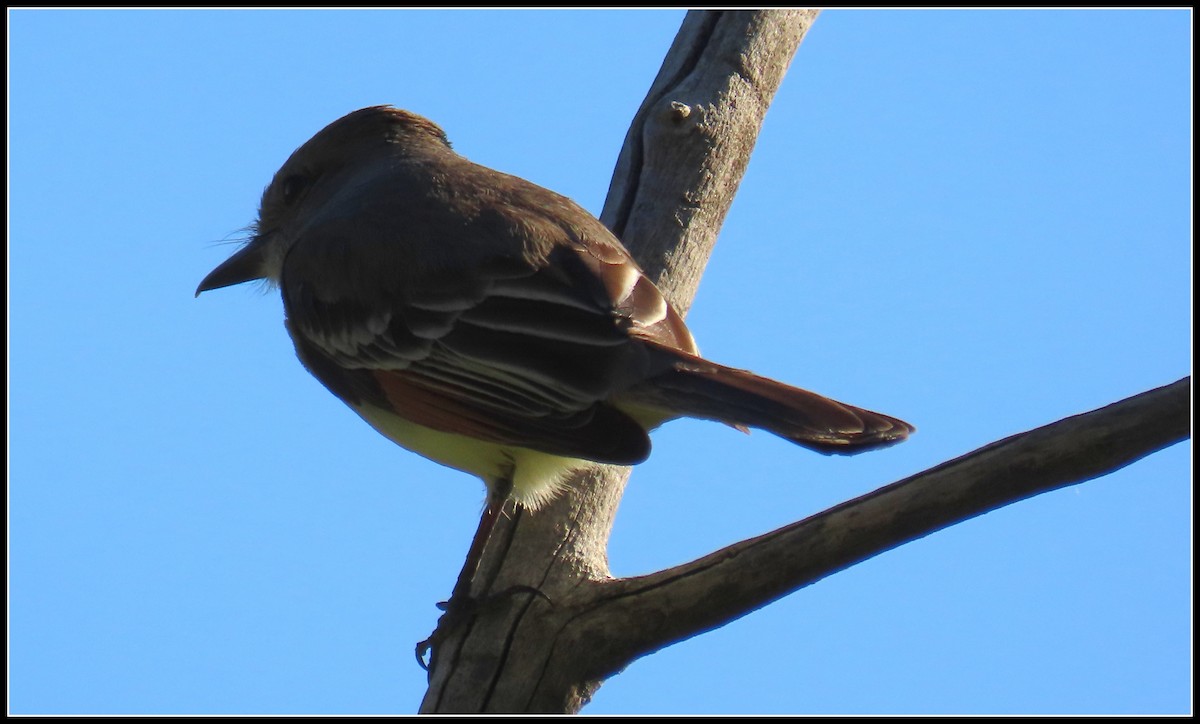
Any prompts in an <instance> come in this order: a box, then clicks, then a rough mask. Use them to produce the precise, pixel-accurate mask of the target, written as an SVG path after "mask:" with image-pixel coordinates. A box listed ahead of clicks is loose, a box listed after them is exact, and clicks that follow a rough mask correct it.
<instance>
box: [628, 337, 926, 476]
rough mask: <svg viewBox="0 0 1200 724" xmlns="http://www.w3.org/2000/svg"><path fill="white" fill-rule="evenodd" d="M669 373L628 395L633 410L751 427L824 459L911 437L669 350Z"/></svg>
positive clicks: (865, 415) (849, 410) (899, 428)
mask: <svg viewBox="0 0 1200 724" xmlns="http://www.w3.org/2000/svg"><path fill="white" fill-rule="evenodd" d="M672 352H674V353H675V354H677V355H678V357H679V360H678V362H676V364H675V365H674V366H673V368H672V369H670V370H669V371H667V372H665V373H663V374H661V375H657V376H655V377H653V378H651V379H649V380H647V381H646V382H644V383H642V384H640V385H638V386H637V387H635V388H634V389H632V390H630V398H631V402H633V403H634V404H635V405H638V406H647V407H651V408H656V409H658V410H662V411H664V412H670V415H669V417H698V418H701V419H705V420H715V421H717V422H724V423H726V424H729V425H733V426H734V427H737V428H740V429H743V430H744V429H745V428H746V427H756V428H759V429H761V430H766V431H767V432H771V433H774V434H775V435H778V436H779V437H782V438H783V439H785V440H790V441H792V442H794V443H796V444H797V445H802V446H804V447H806V448H809V449H812V450H816V451H817V452H821V453H825V454H841V455H850V454H854V453H859V452H864V451H866V450H872V449H875V448H880V447H885V446H887V445H892V444H895V443H898V442H900V441H902V440H904V439H905V438H907V437H908V436H909V435H910V434H912V433H913V432H915V431H916V428H915V427H913V426H912V425H909V424H908V423H907V422H904V421H903V420H898V419H896V418H894V417H889V416H888V415H883V414H880V413H878V412H871V411H870V410H864V409H862V408H861V407H854V406H853V405H847V404H845V403H842V402H837V401H836V400H831V399H829V398H828V397H823V396H821V395H818V394H816V393H815V392H809V391H808V390H802V389H800V388H798V387H792V386H791V385H785V384H784V383H782V382H776V381H775V380H771V379H767V378H766V377H760V376H758V375H756V374H754V373H753V372H748V371H746V370H739V369H734V368H732V367H725V366H722V365H718V364H715V363H713V362H709V361H708V360H705V359H702V358H700V357H695V356H692V355H685V354H681V353H678V352H676V351H675V350H672Z"/></svg>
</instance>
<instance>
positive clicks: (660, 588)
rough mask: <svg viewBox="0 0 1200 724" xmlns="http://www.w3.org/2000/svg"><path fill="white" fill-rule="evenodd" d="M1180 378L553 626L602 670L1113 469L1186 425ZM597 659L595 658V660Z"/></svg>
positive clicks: (611, 594)
mask: <svg viewBox="0 0 1200 724" xmlns="http://www.w3.org/2000/svg"><path fill="white" fill-rule="evenodd" d="M1190 408H1191V378H1190V377H1185V378H1183V379H1181V380H1179V381H1177V382H1174V383H1172V384H1170V385H1166V386H1165V387H1160V388H1157V389H1154V390H1150V391H1148V392H1144V393H1142V394H1140V395H1136V396H1134V397H1130V398H1128V399H1125V400H1122V401H1120V402H1117V403H1114V404H1111V405H1108V406H1106V407H1103V408H1100V409H1098V410H1094V411H1092V412H1089V413H1086V414H1082V415H1076V416H1073V417H1069V418H1066V419H1064V420H1060V421H1059V422H1055V423H1053V424H1050V425H1046V426H1044V427H1040V428H1037V429H1035V430H1031V431H1029V432H1024V433H1021V434H1019V435H1014V436H1012V437H1009V438H1006V439H1004V440H1000V441H998V442H995V443H992V444H990V445H987V446H985V447H982V448H980V449H978V450H976V451H974V452H971V453H968V454H966V455H963V456H962V457H959V458H956V459H954V460H951V461H949V462H946V463H943V464H941V465H939V466H937V467H935V468H932V469H930V470H927V471H925V472H922V473H918V474H916V475H913V476H911V477H909V478H906V479H904V480H901V481H899V482H896V483H893V484H891V485H888V486H885V487H883V488H880V489H879V490H876V491H874V492H872V493H868V494H867V495H864V496H861V497H859V498H856V499H854V500H850V501H847V502H845V503H842V504H840V505H838V506H835V507H834V508H831V509H829V510H826V511H824V512H822V513H819V514H817V515H814V516H812V517H810V518H807V519H805V520H802V521H799V522H797V523H793V524H791V525H788V526H785V527H783V528H780V529H779V530H776V531H773V532H771V533H767V534H766V535H762V536H759V537H757V538H753V539H750V540H745V541H741V542H739V543H736V544H734V545H731V546H729V547H727V548H723V549H721V550H719V551H717V552H715V553H712V554H710V555H707V556H705V557H703V558H700V559H698V560H696V561H693V562H691V563H686V564H684V565H681V566H677V567H675V568H671V569H669V570H664V571H660V572H657V573H654V574H652V575H648V576H642V577H638V578H630V579H624V580H616V581H608V582H605V583H603V584H602V585H600V586H599V587H598V588H597V590H596V591H595V592H594V599H593V601H592V602H591V604H590V605H591V607H590V608H589V607H587V605H586V604H582V603H581V604H579V605H578V606H577V608H576V610H577V613H578V616H577V618H575V619H574V620H572V621H571V622H570V623H569V624H568V625H567V626H565V627H564V630H563V633H562V639H563V640H564V641H565V642H570V643H569V645H567V646H566V647H564V649H572V648H574V649H576V650H579V649H582V650H591V649H592V648H594V646H595V642H596V641H603V642H604V649H605V650H606V651H607V652H609V656H611V659H610V660H609V661H608V662H606V664H607V665H606V666H605V667H604V668H603V670H599V671H596V672H593V675H594V676H596V677H598V678H602V677H604V676H607V675H611V674H612V673H614V672H616V671H619V670H620V669H622V668H624V667H625V666H628V665H629V663H630V662H631V661H632V660H633V659H635V658H637V657H638V656H642V655H645V654H647V653H650V652H653V651H656V650H658V649H660V648H663V647H664V646H667V645H669V644H671V643H675V642H677V641H681V640H683V639H686V638H690V637H691V636H694V635H696V634H698V633H702V632H704V631H708V630H711V629H713V628H716V627H718V626H721V625H723V624H726V623H728V622H730V621H732V620H734V619H736V618H739V617H741V616H744V615H745V614H747V613H750V612H751V611H754V610H756V609H758V608H761V607H762V606H765V605H766V604H768V603H770V602H771V601H774V600H776V599H778V598H780V597H782V596H785V595H787V594H789V593H792V592H794V591H796V590H798V589H800V588H803V587H805V586H808V585H810V584H812V583H815V582H816V581H819V580H821V579H822V578H824V577H826V576H828V575H830V574H832V573H836V572H837V571H840V570H842V569H844V568H847V567H849V566H852V565H854V564H856V563H859V562H861V561H864V560H866V559H868V558H871V557H873V556H876V555H878V554H880V553H883V552H884V551H887V550H890V549H892V548H895V547H896V546H899V545H902V544H904V543H907V542H909V541H912V540H916V539H917V538H921V537H923V536H926V535H929V534H930V533H933V532H935V531H938V530H941V529H942V528H945V527H948V526H951V525H954V524H955V523H960V522H962V521H964V520H967V519H969V518H972V517H975V516H977V515H981V514H983V513H987V512H989V511H991V510H995V509H996V508H1000V507H1003V506H1005V505H1009V504H1011V503H1015V502H1017V501H1020V500H1024V499H1026V498H1029V497H1032V496H1034V495H1039V494H1041V493H1045V492H1049V491H1051V490H1057V489H1059V488H1063V487H1066V486H1069V485H1075V484H1078V483H1082V482H1085V481H1087V480H1091V479H1093V478H1096V477H1099V476H1102V475H1107V474H1108V473H1111V472H1114V471H1116V470H1119V469H1120V468H1123V467H1125V466H1126V465H1129V464H1131V463H1133V462H1135V461H1137V460H1139V459H1141V458H1143V457H1145V456H1147V455H1149V454H1151V453H1154V452H1156V451H1158V450H1161V449H1163V448H1165V447H1168V446H1170V445H1173V444H1175V443H1177V442H1180V441H1182V440H1185V439H1187V438H1188V437H1190V434H1191V419H1192V418H1191V410H1190ZM597 663H598V664H599V663H600V662H599V661H597Z"/></svg>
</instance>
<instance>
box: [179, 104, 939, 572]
mask: <svg viewBox="0 0 1200 724" xmlns="http://www.w3.org/2000/svg"><path fill="white" fill-rule="evenodd" d="M251 229H252V232H251V234H250V238H249V240H248V241H247V242H246V243H245V245H244V246H242V247H241V248H240V249H239V250H238V251H236V252H235V253H234V254H233V255H232V256H231V257H229V258H228V259H227V260H226V261H224V262H223V263H221V264H220V265H219V266H217V267H216V268H215V269H213V270H212V271H211V272H210V273H209V274H207V275H206V276H205V277H204V278H203V280H202V281H201V282H200V284H199V286H198V288H197V289H196V295H197V296H199V295H200V294H201V293H202V292H207V291H211V290H215V289H219V288H222V287H228V286H232V285H236V284H241V283H244V282H249V281H255V280H266V281H267V282H268V283H269V284H270V285H271V286H274V287H277V288H278V289H279V290H280V293H281V295H282V298H283V307H284V311H285V315H286V319H285V326H286V329H287V332H288V334H289V335H290V337H291V339H292V342H293V343H294V346H295V351H296V354H297V356H298V357H299V360H300V362H301V363H302V364H303V365H304V367H305V368H307V369H308V371H309V372H311V373H312V375H313V376H314V377H316V378H317V380H319V381H320V382H321V383H322V384H323V385H324V386H325V387H326V388H328V390H329V391H330V392H332V393H333V394H334V395H335V396H337V397H338V398H339V399H341V400H342V401H343V402H344V403H346V404H347V405H348V406H349V407H350V408H351V409H352V410H353V411H354V412H356V413H357V414H358V415H359V416H360V417H362V418H363V419H364V420H365V421H366V422H367V423H368V424H370V425H371V426H372V427H374V428H375V429H376V430H378V431H379V432H380V433H382V434H383V435H384V436H386V437H387V438H389V439H390V440H392V441H394V442H395V443H397V444H398V445H400V446H401V447H404V448H407V449H408V450H411V451H413V452H416V453H418V454H420V455H422V456H424V457H426V458H429V459H430V460H433V461H435V462H438V463H441V464H443V465H447V466H449V467H451V468H455V469H458V470H461V471H464V472H466V473H470V474H472V475H474V476H476V477H478V478H480V479H482V480H483V482H484V484H485V485H486V487H487V490H488V504H487V508H486V509H485V513H484V520H483V521H481V524H480V529H479V531H478V532H477V535H476V543H477V544H478V543H480V541H481V538H480V537H481V536H482V537H483V538H486V536H487V531H488V530H490V527H489V526H488V525H486V524H485V523H486V521H487V518H488V516H489V515H490V516H491V518H492V521H491V522H493V523H494V520H495V515H496V514H497V512H498V510H499V508H500V506H501V505H503V504H504V502H505V501H506V500H510V499H511V500H512V501H515V503H516V504H518V505H520V506H522V507H524V508H526V509H528V510H537V509H538V508H540V507H542V506H544V505H545V504H546V503H547V502H548V501H550V500H551V499H553V498H554V497H555V496H556V495H558V494H559V493H561V491H562V490H563V488H564V486H566V484H567V481H568V480H569V474H570V473H571V472H572V471H573V470H576V469H578V468H581V467H584V466H586V465H588V464H591V463H608V464H615V465H636V464H638V463H640V462H642V461H644V460H646V458H647V457H648V456H649V454H650V449H651V445H650V438H649V432H650V431H651V430H653V429H654V428H656V427H658V426H659V425H661V424H663V423H665V422H667V421H669V420H672V419H676V418H680V417H692V418H700V419H706V420H712V421H716V422H722V423H725V424H728V425H731V426H734V427H736V428H739V429H742V430H746V429H747V428H758V429H762V430H766V431H768V432H770V433H773V434H775V435H778V436H779V437H781V438H784V439H786V440H789V441H791V442H793V443H796V444H797V445H800V446H803V447H806V448H809V449H811V450H815V451H817V452H820V453H825V454H849V453H857V452H861V451H865V450H871V449H875V448H880V447H883V446H887V445H891V444H894V443H897V442H899V441H901V440H904V439H905V438H907V437H908V436H909V435H910V434H911V433H912V432H913V431H914V429H915V428H914V427H913V426H912V425H910V424H908V423H906V422H904V421H902V420H900V419H897V418H895V417H891V416H888V415H884V414H881V413H877V412H872V411H869V410H866V409H863V408H859V407H855V406H852V405H848V404H845V403H841V402H837V401H834V400H832V399H829V398H827V397H824V396H822V395H819V394H817V393H814V392H809V391H807V390H803V389H800V388H798V387H793V386H791V385H787V384H784V383H782V382H778V381H775V380H772V379H768V378H766V377H762V376H759V375H756V374H754V373H752V372H749V371H746V370H742V369H737V368H733V367H728V366H725V365H721V364H718V363H716V362H712V361H709V360H707V359H705V358H704V357H702V356H701V355H700V352H699V349H698V347H697V345H696V342H695V340H694V338H693V336H692V334H691V332H690V331H689V330H688V327H687V326H686V325H685V324H684V321H683V318H682V316H681V315H680V314H679V312H678V311H677V310H676V309H675V308H674V307H673V306H672V305H671V304H670V303H669V302H668V301H667V299H666V298H665V297H664V296H663V294H662V293H661V292H660V291H659V290H658V288H657V287H656V286H655V285H654V283H653V282H652V280H651V279H650V278H648V277H647V275H646V274H645V273H644V272H643V271H642V269H641V267H640V266H639V265H638V264H637V262H636V261H635V260H634V258H633V256H632V255H631V254H630V253H629V251H628V250H627V249H626V248H625V246H624V245H623V244H622V243H621V242H620V241H619V240H618V239H617V238H616V237H615V236H614V235H613V233H612V232H610V231H609V230H608V228H606V227H605V226H604V225H603V224H602V223H601V222H600V221H599V220H598V219H596V218H595V217H594V216H592V215H591V214H590V213H588V212H587V211H586V210H584V209H583V208H582V207H580V206H579V205H577V204H576V203H575V202H573V201H571V200H570V199H568V198H566V197H565V196H562V195H560V194H557V193H555V192H553V191H550V190H548V189H545V188H543V187H541V186H538V185H536V184H533V183H531V182H529V181H526V180H524V179H521V178H518V177H516V176H512V175H509V174H505V173H502V172H500V171H496V170H493V169H490V168H487V167H485V166H481V165H479V164H476V163H473V162H471V161H470V160H468V159H466V158H464V157H463V156H461V155H459V154H458V153H457V152H456V151H455V150H454V149H453V148H452V147H451V144H450V142H449V140H448V139H447V136H446V134H445V132H444V131H443V130H442V129H441V127H439V126H438V125H437V124H436V123H434V122H433V121H430V120H428V119H426V118H424V117H422V116H419V115H417V114H415V113H411V112H409V111H405V110H401V109H398V108H395V107H392V106H372V107H368V108H363V109H360V110H357V111H354V112H351V113H349V114H348V115H346V116H344V117H342V118H340V119H338V120H336V121H334V122H333V123H331V124H329V125H328V126H326V127H325V128H324V129H322V130H321V131H320V132H318V133H317V134H316V135H315V136H313V137H312V138H311V139H310V140H309V141H307V142H306V143H304V144H303V145H301V146H300V147H299V148H298V149H297V150H296V151H295V152H293V153H292V155H291V156H290V157H289V158H288V159H287V161H286V162H285V163H284V164H283V166H282V167H281V168H280V169H279V171H278V172H277V173H276V174H275V175H274V177H273V178H272V180H271V182H270V184H269V185H268V186H267V187H266V189H265V191H264V192H263V195H262V199H261V203H260V205H259V210H258V218H257V221H256V222H255V223H254V225H253V226H252V227H251ZM476 547H477V546H476V545H473V546H472V550H474V549H475V548H476ZM465 572H466V568H464V573H465ZM461 582H462V581H461V579H460V583H461ZM458 589H459V586H456V591H458Z"/></svg>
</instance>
